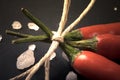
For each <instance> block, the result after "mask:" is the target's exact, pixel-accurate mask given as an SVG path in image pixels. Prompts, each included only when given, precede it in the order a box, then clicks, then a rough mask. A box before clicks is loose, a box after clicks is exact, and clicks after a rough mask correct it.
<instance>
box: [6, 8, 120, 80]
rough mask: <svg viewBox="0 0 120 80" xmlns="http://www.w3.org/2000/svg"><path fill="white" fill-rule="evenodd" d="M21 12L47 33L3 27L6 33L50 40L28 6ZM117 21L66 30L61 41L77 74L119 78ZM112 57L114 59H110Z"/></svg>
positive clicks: (25, 39)
mask: <svg viewBox="0 0 120 80" xmlns="http://www.w3.org/2000/svg"><path fill="white" fill-rule="evenodd" d="M22 12H23V13H24V14H25V15H26V16H27V17H28V18H30V19H31V20H32V21H33V22H35V23H36V24H37V25H38V26H39V27H40V28H41V29H42V30H43V31H44V32H45V33H46V34H44V35H38V36H34V35H30V34H23V33H19V32H14V31H10V30H6V33H7V34H11V35H15V36H19V37H22V38H19V39H15V40H13V41H12V43H23V42H34V41H43V42H47V43H50V42H51V36H52V35H53V33H52V32H51V30H50V29H49V28H48V27H46V26H45V25H44V24H43V23H42V22H41V21H40V20H38V19H37V18H35V17H34V16H32V15H31V14H30V13H29V11H28V10H26V9H22ZM119 41H120V22H115V23H109V24H98V25H92V26H86V27H83V28H79V29H76V30H73V31H71V32H69V33H68V34H67V35H66V36H65V37H64V42H60V47H61V48H62V49H63V51H64V52H65V53H66V54H67V56H68V57H69V59H70V61H71V65H72V67H73V68H74V69H75V71H76V72H78V73H79V74H80V75H83V76H85V77H87V78H88V79H93V80H120V65H119V64H118V63H116V62H114V61H115V60H120V54H119V52H120V44H119V43H120V42H119ZM112 60H113V61H112Z"/></svg>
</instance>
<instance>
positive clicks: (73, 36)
mask: <svg viewBox="0 0 120 80" xmlns="http://www.w3.org/2000/svg"><path fill="white" fill-rule="evenodd" d="M82 38H83V36H82V34H81V32H80V30H79V29H76V30H73V31H71V32H69V33H67V34H66V35H65V40H69V41H76V40H81V39H82Z"/></svg>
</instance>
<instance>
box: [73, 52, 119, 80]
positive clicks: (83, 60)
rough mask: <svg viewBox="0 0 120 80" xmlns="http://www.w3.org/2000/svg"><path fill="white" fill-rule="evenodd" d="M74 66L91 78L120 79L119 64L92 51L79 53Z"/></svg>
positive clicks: (93, 79)
mask: <svg viewBox="0 0 120 80" xmlns="http://www.w3.org/2000/svg"><path fill="white" fill-rule="evenodd" d="M72 66H73V68H74V69H75V70H76V71H77V72H78V73H79V74H82V75H83V76H85V77H87V78H89V79H90V80H120V66H119V65H118V64H116V63H114V62H112V61H110V60H108V59H107V58H105V57H103V56H100V55H98V54H96V53H93V52H90V51H82V52H80V53H79V54H77V56H76V57H75V59H74V61H73V64H72Z"/></svg>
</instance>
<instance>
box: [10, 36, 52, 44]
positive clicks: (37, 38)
mask: <svg viewBox="0 0 120 80" xmlns="http://www.w3.org/2000/svg"><path fill="white" fill-rule="evenodd" d="M35 41H42V42H50V40H49V38H48V37H47V36H46V35H39V36H30V37H27V38H19V39H15V40H12V43H13V44H14V43H25V42H35Z"/></svg>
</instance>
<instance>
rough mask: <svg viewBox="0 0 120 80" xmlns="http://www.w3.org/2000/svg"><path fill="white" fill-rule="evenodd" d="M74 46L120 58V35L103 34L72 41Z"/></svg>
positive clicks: (108, 56) (112, 57)
mask: <svg viewBox="0 0 120 80" xmlns="http://www.w3.org/2000/svg"><path fill="white" fill-rule="evenodd" d="M69 44H71V45H72V46H74V47H78V48H81V49H89V50H90V49H91V50H94V51H95V52H96V53H98V54H100V55H103V56H105V57H107V58H109V59H111V60H120V53H119V52H120V35H112V34H103V35H98V36H96V37H94V38H92V39H87V40H80V41H70V42H69Z"/></svg>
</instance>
